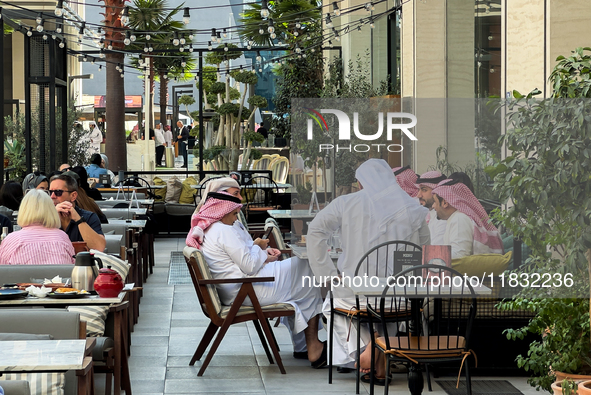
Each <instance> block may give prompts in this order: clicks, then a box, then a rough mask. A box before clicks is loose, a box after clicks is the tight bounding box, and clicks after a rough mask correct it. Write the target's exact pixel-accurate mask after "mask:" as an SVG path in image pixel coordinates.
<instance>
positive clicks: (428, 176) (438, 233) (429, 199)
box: [415, 170, 446, 245]
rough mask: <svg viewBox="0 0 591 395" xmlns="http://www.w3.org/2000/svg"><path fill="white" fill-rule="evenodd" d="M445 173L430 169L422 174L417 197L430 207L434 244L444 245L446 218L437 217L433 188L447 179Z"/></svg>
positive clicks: (417, 181)
mask: <svg viewBox="0 0 591 395" xmlns="http://www.w3.org/2000/svg"><path fill="white" fill-rule="evenodd" d="M445 179H446V177H445V174H441V172H440V171H436V170H434V171H428V172H426V173H423V174H421V176H420V177H419V178H417V180H416V184H415V185H416V186H417V187H418V188H419V192H418V194H417V197H418V198H419V203H421V204H422V205H423V206H425V207H427V208H428V209H429V214H428V215H427V224H428V225H429V233H430V234H431V244H432V245H443V244H444V243H443V234H444V233H445V225H446V224H445V220H444V219H439V218H437V213H436V212H435V210H433V193H432V191H433V188H435V187H436V186H437V184H438V183H440V182H441V181H443V180H445Z"/></svg>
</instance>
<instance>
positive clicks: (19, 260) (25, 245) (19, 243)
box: [0, 225, 75, 265]
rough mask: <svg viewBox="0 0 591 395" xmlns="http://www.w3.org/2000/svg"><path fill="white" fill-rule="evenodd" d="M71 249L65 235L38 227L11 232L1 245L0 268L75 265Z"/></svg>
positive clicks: (58, 230)
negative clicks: (1, 266)
mask: <svg viewBox="0 0 591 395" xmlns="http://www.w3.org/2000/svg"><path fill="white" fill-rule="evenodd" d="M74 255H75V254H74V246H72V242H71V241H70V239H69V238H68V235H67V234H66V232H64V231H63V230H61V229H57V228H45V227H43V226H41V225H30V226H25V227H24V228H22V229H21V230H19V231H18V232H12V233H10V234H9V235H8V236H6V238H5V239H4V241H3V242H2V244H0V265H59V264H67V263H74Z"/></svg>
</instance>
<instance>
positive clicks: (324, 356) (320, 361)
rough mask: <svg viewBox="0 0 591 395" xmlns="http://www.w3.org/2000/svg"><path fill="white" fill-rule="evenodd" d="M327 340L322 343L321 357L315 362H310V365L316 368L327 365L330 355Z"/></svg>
mask: <svg viewBox="0 0 591 395" xmlns="http://www.w3.org/2000/svg"><path fill="white" fill-rule="evenodd" d="M326 348H327V347H326V342H323V343H322V354H320V358H318V359H317V360H315V361H314V362H310V366H312V368H314V369H321V368H323V367H325V366H326V365H327V363H328V356H327V353H326Z"/></svg>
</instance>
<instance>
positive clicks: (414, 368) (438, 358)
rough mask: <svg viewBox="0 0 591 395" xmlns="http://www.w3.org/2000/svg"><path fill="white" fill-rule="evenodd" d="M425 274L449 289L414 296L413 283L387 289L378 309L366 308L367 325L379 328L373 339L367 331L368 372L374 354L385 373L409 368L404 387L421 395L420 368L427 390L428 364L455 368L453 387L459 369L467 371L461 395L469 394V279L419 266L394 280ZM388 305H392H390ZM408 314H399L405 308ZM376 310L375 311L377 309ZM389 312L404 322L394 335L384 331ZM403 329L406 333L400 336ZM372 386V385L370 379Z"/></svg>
mask: <svg viewBox="0 0 591 395" xmlns="http://www.w3.org/2000/svg"><path fill="white" fill-rule="evenodd" d="M425 270H429V271H431V272H437V273H439V276H440V277H441V278H445V277H447V278H449V279H451V278H453V279H454V281H453V282H451V281H450V282H451V283H452V284H451V285H452V286H449V283H448V286H447V287H432V286H426V287H425V290H424V292H425V294H424V295H421V296H417V297H413V294H414V293H416V287H414V286H413V284H412V281H407V282H406V284H402V285H398V284H397V286H396V287H390V286H388V285H386V286H385V287H384V290H383V292H382V296H381V297H380V298H379V299H378V305H375V304H373V305H372V304H368V305H367V311H368V317H369V322H370V326H371V325H372V324H381V327H382V328H383V331H384V332H383V336H380V337H377V338H376V336H375V334H374V333H373V331H370V332H371V341H372V344H373V347H372V350H371V351H372V353H371V360H372V366H371V370H372V372H373V371H374V368H375V366H374V365H375V356H376V352H380V353H382V354H383V355H384V357H385V359H386V372H389V370H390V365H391V364H393V363H400V362H402V363H405V364H408V365H410V371H409V387H411V386H412V387H414V388H416V389H417V391H419V392H420V391H421V390H422V387H423V373H422V372H421V369H420V368H421V366H422V365H423V366H425V367H426V370H427V384H428V388H429V391H432V387H431V378H430V374H429V365H436V364H444V365H446V366H449V364H450V363H454V362H455V363H457V364H458V365H459V373H458V385H459V382H460V374H461V369H462V367H463V368H464V369H465V372H466V394H467V395H471V394H472V389H471V380H470V366H469V365H470V363H469V361H468V360H467V359H468V357H469V356H470V355H473V354H474V353H473V352H472V350H471V349H470V334H471V332H472V324H473V322H474V318H475V317H476V309H477V301H476V293H475V291H474V289H473V288H472V286H471V285H470V281H469V280H468V278H466V277H465V276H463V275H462V274H461V273H460V272H458V271H456V270H454V269H452V268H449V267H446V266H439V265H420V266H414V267H411V268H408V269H406V270H403V271H402V272H400V273H398V274H397V276H396V277H398V276H415V277H421V278H422V277H423V273H424V271H425ZM392 301H393V303H392ZM409 304H410V309H411V312H412V313H411V314H410V315H408V314H403V313H405V312H406V311H408V309H409ZM377 306H379V308H377ZM390 312H399V313H401V314H400V316H401V317H403V319H402V320H400V322H401V323H402V325H399V326H398V330H397V332H396V333H392V332H389V331H388V330H389V328H388V327H387V325H385V324H386V323H387V322H388V317H387V315H388V314H389V313H390ZM402 328H405V329H404V331H402ZM389 380H390V378H389V375H388V374H386V382H385V388H384V394H386V395H387V394H388V384H389ZM372 381H373V380H372ZM370 394H372V395H373V383H372V382H371V381H370Z"/></svg>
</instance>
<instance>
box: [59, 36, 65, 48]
mask: <svg viewBox="0 0 591 395" xmlns="http://www.w3.org/2000/svg"><path fill="white" fill-rule="evenodd" d="M57 46H58V47H60V48H63V47H65V46H66V39H65V38H64V39H63V40H62V41H60V43H59V44H58V45H57Z"/></svg>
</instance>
